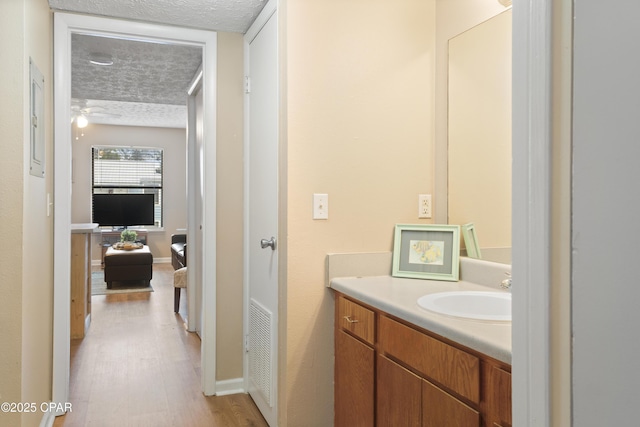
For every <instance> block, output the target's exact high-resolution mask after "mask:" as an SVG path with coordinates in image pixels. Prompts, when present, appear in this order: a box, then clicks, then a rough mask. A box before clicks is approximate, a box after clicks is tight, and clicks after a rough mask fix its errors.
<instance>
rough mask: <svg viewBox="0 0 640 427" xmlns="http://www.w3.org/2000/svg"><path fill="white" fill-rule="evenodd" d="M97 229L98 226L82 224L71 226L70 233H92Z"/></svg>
mask: <svg viewBox="0 0 640 427" xmlns="http://www.w3.org/2000/svg"><path fill="white" fill-rule="evenodd" d="M97 229H98V224H93V223H84V224H80V223H78V224H71V233H72V234H73V233H93V232H94V231H96V230H97Z"/></svg>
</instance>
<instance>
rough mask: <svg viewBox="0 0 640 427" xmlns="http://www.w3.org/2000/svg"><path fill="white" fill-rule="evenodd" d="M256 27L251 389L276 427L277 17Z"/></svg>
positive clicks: (252, 54) (250, 147)
mask: <svg viewBox="0 0 640 427" xmlns="http://www.w3.org/2000/svg"><path fill="white" fill-rule="evenodd" d="M265 12H266V11H263V13H265ZM260 22H261V23H260ZM254 25H261V27H260V28H258V29H255V28H254V30H253V31H252V30H251V29H250V30H249V32H248V33H247V34H248V37H251V38H250V39H247V42H248V45H247V49H248V75H249V84H248V94H247V102H248V109H247V111H248V117H247V119H248V127H247V129H248V144H247V147H246V148H247V151H248V152H247V164H246V178H247V187H246V189H247V194H246V198H245V202H246V204H247V207H246V215H247V224H246V227H247V229H246V240H245V244H246V246H247V247H246V248H245V256H246V259H245V271H246V274H247V282H248V292H247V298H248V301H246V307H247V320H246V322H247V323H246V324H247V358H246V366H247V382H248V384H247V387H248V390H249V393H250V395H251V397H252V398H253V400H254V401H255V402H256V405H257V406H258V408H259V409H260V411H261V412H262V414H263V416H264V417H265V419H266V420H267V422H268V423H269V425H271V426H275V425H277V399H276V397H277V396H276V392H277V366H278V364H277V360H278V357H277V356H278V354H277V348H278V345H277V344H278V335H277V331H278V246H277V241H276V240H277V236H278V64H277V59H278V57H277V16H276V14H274V13H273V11H272V12H271V16H270V17H269V19H268V20H267V21H266V22H265V21H264V20H262V21H260V20H258V21H257V22H256V24H254ZM253 34H255V37H253V36H252V35H253ZM250 35H251V36H250Z"/></svg>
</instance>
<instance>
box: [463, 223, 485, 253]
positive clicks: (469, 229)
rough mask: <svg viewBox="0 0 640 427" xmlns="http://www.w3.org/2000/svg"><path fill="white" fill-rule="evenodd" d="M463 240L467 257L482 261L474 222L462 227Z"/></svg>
mask: <svg viewBox="0 0 640 427" xmlns="http://www.w3.org/2000/svg"><path fill="white" fill-rule="evenodd" d="M462 238H463V239H464V246H465V248H466V250H467V256H468V257H469V258H476V259H481V258H482V254H481V252H480V244H479V243H478V235H477V234H476V227H475V225H474V224H473V223H472V222H470V223H467V224H464V225H463V226H462Z"/></svg>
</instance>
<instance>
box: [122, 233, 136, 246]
mask: <svg viewBox="0 0 640 427" xmlns="http://www.w3.org/2000/svg"><path fill="white" fill-rule="evenodd" d="M136 237H138V233H136V232H135V231H133V230H123V231H122V233H120V241H121V242H123V243H124V242H132V243H133V242H135V241H136Z"/></svg>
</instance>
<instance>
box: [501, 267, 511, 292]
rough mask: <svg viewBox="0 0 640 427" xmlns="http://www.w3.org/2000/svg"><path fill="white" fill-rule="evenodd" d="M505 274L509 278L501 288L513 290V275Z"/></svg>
mask: <svg viewBox="0 0 640 427" xmlns="http://www.w3.org/2000/svg"><path fill="white" fill-rule="evenodd" d="M504 274H505V275H506V276H507V278H506V279H504V280H503V281H502V282H500V287H501V288H502V289H511V273H509V272H508V271H507V272H506V273H504Z"/></svg>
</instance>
